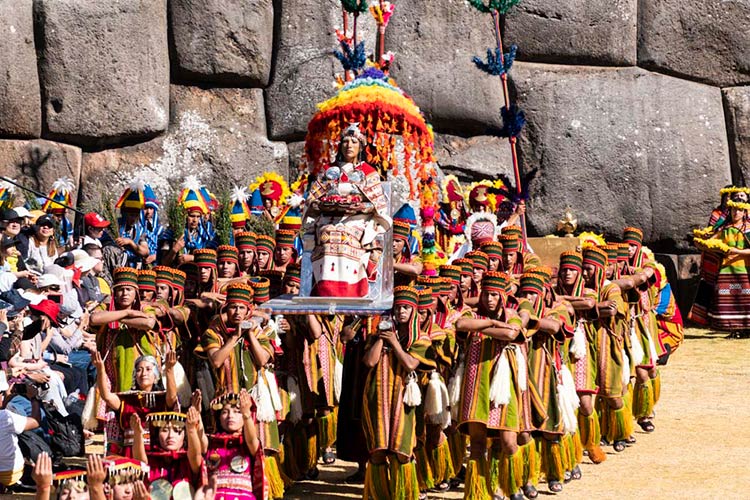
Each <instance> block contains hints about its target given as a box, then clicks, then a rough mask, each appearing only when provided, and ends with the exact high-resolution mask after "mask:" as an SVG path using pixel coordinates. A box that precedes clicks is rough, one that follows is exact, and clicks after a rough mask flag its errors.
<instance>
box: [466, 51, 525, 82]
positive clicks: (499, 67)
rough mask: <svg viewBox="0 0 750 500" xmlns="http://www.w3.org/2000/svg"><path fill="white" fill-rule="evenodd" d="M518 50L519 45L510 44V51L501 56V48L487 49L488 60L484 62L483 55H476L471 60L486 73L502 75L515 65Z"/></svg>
mask: <svg viewBox="0 0 750 500" xmlns="http://www.w3.org/2000/svg"><path fill="white" fill-rule="evenodd" d="M517 51H518V46H517V45H511V46H510V52H508V53H507V54H504V56H503V57H502V58H501V57H500V49H498V48H496V49H494V50H493V49H487V62H484V61H483V60H482V58H481V57H479V56H474V57H473V58H472V59H471V60H472V61H474V64H476V66H477V68H479V69H481V70H482V71H484V72H485V73H487V74H489V75H492V76H502V75H504V74H506V73H507V72H508V71H510V68H511V66H513V61H515V60H516V52H517Z"/></svg>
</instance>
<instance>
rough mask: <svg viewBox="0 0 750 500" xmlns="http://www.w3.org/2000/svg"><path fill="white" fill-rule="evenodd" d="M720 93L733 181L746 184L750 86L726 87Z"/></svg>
mask: <svg viewBox="0 0 750 500" xmlns="http://www.w3.org/2000/svg"><path fill="white" fill-rule="evenodd" d="M722 95H723V97H724V110H725V112H726V116H727V133H728V134H729V151H730V153H731V155H732V167H733V170H734V182H736V183H737V184H741V185H743V186H746V185H747V183H748V182H749V181H750V87H730V88H726V89H723V90H722Z"/></svg>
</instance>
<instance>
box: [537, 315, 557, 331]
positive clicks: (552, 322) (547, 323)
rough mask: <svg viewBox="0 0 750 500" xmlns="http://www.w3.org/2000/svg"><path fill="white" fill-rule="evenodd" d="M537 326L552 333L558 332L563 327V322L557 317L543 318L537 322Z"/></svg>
mask: <svg viewBox="0 0 750 500" xmlns="http://www.w3.org/2000/svg"><path fill="white" fill-rule="evenodd" d="M537 328H538V329H539V330H541V331H543V332H545V333H549V334H551V335H554V334H556V333H557V332H559V331H560V328H562V324H561V323H560V322H559V321H558V320H556V319H549V318H542V319H540V320H539V323H537Z"/></svg>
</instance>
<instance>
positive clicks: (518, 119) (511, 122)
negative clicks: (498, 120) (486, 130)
mask: <svg viewBox="0 0 750 500" xmlns="http://www.w3.org/2000/svg"><path fill="white" fill-rule="evenodd" d="M500 114H501V115H502V117H503V128H502V129H501V130H500V132H499V133H498V135H499V136H500V137H508V138H510V137H518V136H519V135H520V134H521V130H523V127H524V125H526V114H525V113H524V112H523V111H522V110H520V109H518V106H516V105H515V104H511V105H510V108H507V107H505V106H503V107H502V108H500Z"/></svg>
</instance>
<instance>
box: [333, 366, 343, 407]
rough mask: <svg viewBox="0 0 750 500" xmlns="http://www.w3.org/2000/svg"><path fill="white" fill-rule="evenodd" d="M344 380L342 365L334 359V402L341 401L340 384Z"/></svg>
mask: <svg viewBox="0 0 750 500" xmlns="http://www.w3.org/2000/svg"><path fill="white" fill-rule="evenodd" d="M343 378H344V365H342V364H341V361H339V358H336V363H334V365H333V395H334V396H335V397H336V402H339V401H340V400H341V384H342V381H343Z"/></svg>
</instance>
